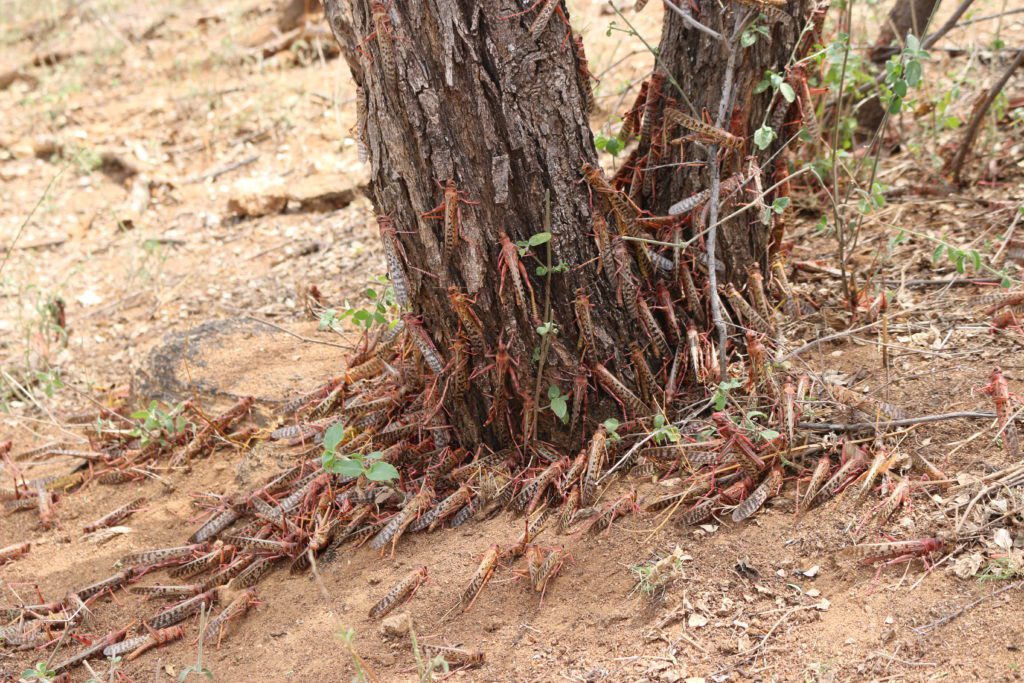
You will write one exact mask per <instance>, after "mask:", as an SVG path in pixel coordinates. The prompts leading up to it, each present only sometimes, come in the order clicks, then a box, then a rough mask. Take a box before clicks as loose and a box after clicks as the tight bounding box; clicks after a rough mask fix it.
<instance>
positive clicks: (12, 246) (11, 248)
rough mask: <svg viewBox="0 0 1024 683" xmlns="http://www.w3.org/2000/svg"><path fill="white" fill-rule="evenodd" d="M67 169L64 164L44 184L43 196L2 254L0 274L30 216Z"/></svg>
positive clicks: (30, 218)
mask: <svg viewBox="0 0 1024 683" xmlns="http://www.w3.org/2000/svg"><path fill="white" fill-rule="evenodd" d="M67 168H68V165H67V164H65V165H64V167H63V168H61V169H60V170H59V171H57V173H55V174H54V176H53V177H52V178H50V182H49V183H47V184H46V189H45V190H43V194H42V195H40V196H39V201H37V202H36V205H35V206H33V207H32V210H31V211H29V212H28V215H27V216H25V220H23V221H22V222H21V225H20V226H19V227H18V232H17V233H16V234H15V235H14V239H13V240H12V241H11V246H9V247H8V248H7V253H6V254H4V260H3V261H0V273H2V272H4V266H6V265H7V259H9V258H10V257H11V253H12V252H13V251H14V247H16V246H17V245H18V240H19V239H21V233H23V232H25V226H27V225H28V222H29V221H30V220H32V216H34V215H35V214H36V210H38V209H39V207H40V206H41V205H42V203H43V200H44V199H46V196H47V195H49V194H50V188H51V187H53V184H54V183H55V182H57V178H60V177H61V176H62V175H63V174H64V171H66V170H67Z"/></svg>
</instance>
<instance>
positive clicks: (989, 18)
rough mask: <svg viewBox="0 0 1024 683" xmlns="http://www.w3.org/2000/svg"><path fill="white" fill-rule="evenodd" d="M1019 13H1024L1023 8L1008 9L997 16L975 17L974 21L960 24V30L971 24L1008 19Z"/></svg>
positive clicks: (969, 20)
mask: <svg viewBox="0 0 1024 683" xmlns="http://www.w3.org/2000/svg"><path fill="white" fill-rule="evenodd" d="M1021 12H1024V7H1020V8H1018V9H1009V10H1006V11H1005V12H999V13H998V14H986V15H985V16H982V17H975V18H974V19H968V20H967V21H964V22H961V24H960V28H963V27H964V26H970V25H971V24H978V23H981V22H983V21H992V20H993V19H1002V18H1003V17H1008V16H1010V15H1011V14H1020V13H1021Z"/></svg>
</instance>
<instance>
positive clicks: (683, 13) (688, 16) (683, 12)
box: [662, 0, 722, 40]
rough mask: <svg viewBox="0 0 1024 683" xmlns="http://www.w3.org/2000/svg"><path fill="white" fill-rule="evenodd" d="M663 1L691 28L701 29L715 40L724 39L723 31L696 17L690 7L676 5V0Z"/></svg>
mask: <svg viewBox="0 0 1024 683" xmlns="http://www.w3.org/2000/svg"><path fill="white" fill-rule="evenodd" d="M662 2H664V3H665V7H668V8H669V9H670V10H672V11H673V12H675V13H676V14H678V15H679V17H680V18H681V19H682V20H683V23H684V24H686V25H687V26H689V27H690V28H695V29H697V30H698V31H701V32H702V33H706V34H707V35H709V36H711V37H712V38H714V39H715V40H722V34H721V33H719V32H718V31H716V30H714V29H713V28H709V27H707V26H705V25H704V24H702V23H700V22H699V21H697V20H696V19H694V18H693V14H692V13H690V12H689V11H687V10H688V9H689V8H686V9H684V7H685V5H684V7H680V6H678V5H676V4H675V3H674V2H672V0H662Z"/></svg>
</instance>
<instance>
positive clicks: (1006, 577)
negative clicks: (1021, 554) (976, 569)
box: [978, 557, 1024, 581]
mask: <svg viewBox="0 0 1024 683" xmlns="http://www.w3.org/2000/svg"><path fill="white" fill-rule="evenodd" d="M1022 575H1024V566H1021V564H1020V562H1019V561H1017V560H1016V559H1015V558H1012V557H1000V558H996V559H994V560H992V561H991V562H989V563H988V565H987V566H986V567H985V569H983V570H982V571H981V573H979V574H978V581H1010V580H1012V579H1016V578H1018V577H1020V576H1022Z"/></svg>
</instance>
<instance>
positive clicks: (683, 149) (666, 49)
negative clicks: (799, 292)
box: [638, 0, 824, 283]
mask: <svg viewBox="0 0 1024 683" xmlns="http://www.w3.org/2000/svg"><path fill="white" fill-rule="evenodd" d="M673 4H674V5H675V7H676V8H678V11H677V10H676V9H674V8H672V7H666V10H665V12H666V13H665V26H664V29H663V31H662V37H661V44H660V45H659V48H658V52H659V55H660V56H659V59H658V62H657V65H656V70H659V71H662V72H664V73H666V74H667V75H668V77H667V78H666V79H665V85H664V86H663V88H664V91H665V95H666V98H664V99H662V100H661V101H660V102H658V104H657V106H658V107H659V108H663V107H665V106H668V107H678V108H680V109H682V110H683V111H684V112H686V113H688V114H689V115H690V116H695V117H698V118H700V117H705V120H709V121H715V120H716V118H717V115H718V112H719V108H720V107H721V104H722V99H723V97H727V98H728V101H727V103H726V106H725V112H726V115H725V117H724V126H725V128H726V129H727V130H728V131H729V132H731V133H732V134H733V135H736V136H738V137H740V138H743V139H744V140H745V143H744V146H743V149H744V150H745V151H746V153H747V154H751V155H753V157H752V158H753V159H754V160H756V167H757V168H759V169H760V170H761V171H762V174H761V177H757V178H755V177H753V175H754V174H751V166H750V161H751V158H748V157H745V156H744V154H742V153H739V152H737V153H728V154H723V155H722V170H721V177H722V179H723V180H724V179H727V178H729V177H731V176H733V175H734V174H736V173H744V174H745V175H746V176H747V183H746V185H745V187H746V188H747V189H748V191H747V192H738V193H734V197H735V199H736V201H734V202H733V203H734V204H735V203H747V202H749V201H750V200H751V199H752V198H753V197H754V194H753V193H752V192H751V191H750V190H751V189H753V188H756V187H764V188H767V187H770V185H771V182H770V180H769V178H770V175H764V174H765V173H768V172H770V171H771V170H772V169H773V167H774V160H775V159H777V158H778V154H777V153H778V151H779V148H780V146H781V145H782V144H783V142H784V140H785V138H787V137H789V136H791V135H793V134H794V133H795V128H793V127H783V126H779V130H778V131H777V133H778V136H779V137H778V139H777V140H776V142H775V143H773V144H772V145H771V146H770V147H769V148H768V149H766V150H764V151H762V152H759V151H758V150H757V148H756V147H755V146H754V143H753V140H752V136H753V134H754V132H755V131H756V130H757V129H758V128H760V127H761V125H762V124H763V123H766V122H767V117H766V114H767V112H768V110H769V108H770V107H773V104H774V108H780V107H781V109H782V110H785V109H786V107H785V105H783V104H780V103H779V101H778V96H777V95H774V96H773V93H772V90H771V89H770V88H769V89H768V90H766V91H765V92H763V93H761V94H755V92H754V89H755V87H756V86H757V84H758V83H759V82H760V81H761V80H763V79H764V78H765V72H767V71H772V72H774V73H777V74H782V75H785V74H786V73H787V65H788V64H789V63H790V58H791V57H792V56H793V51H794V46H796V45H797V41H798V40H799V39H800V38H801V37H802V33H801V29H802V28H803V26H804V21H803V20H797V19H794V18H793V17H805V16H807V14H808V6H809V5H810V4H811V3H810V2H808V1H807V0H798V1H795V2H790V3H789V6H790V8H791V9H788V10H786V11H785V12H781V11H780V10H779V9H777V8H773V7H770V6H769V7H766V8H763V9H764V10H765V11H766V12H767V14H763V15H761V16H758V15H759V14H760V11H759V9H757V8H751V7H749V6H747V5H743V4H740V3H735V4H733V5H732V8H733V9H732V11H730V12H722V11H721V10H720V9H719V8H720V4H719V3H718V2H717V0H701V2H700V3H699V11H698V12H691V11H688V10H687V6H686V3H684V2H675V0H673ZM819 11H820V12H824V7H822V8H819ZM683 13H686V14H687V15H689V16H690V17H692V19H693V20H696V21H698V22H700V23H701V24H702V25H703V26H704V27H707V28H708V29H711V31H713V32H714V33H715V34H717V35H718V36H720V37H714V36H712V35H711V34H710V33H709V32H708V31H706V30H701V28H699V27H696V26H694V23H693V21H691V20H689V19H688V18H686V17H684V16H683V15H682V14H683ZM744 17H746V21H745V22H744V23H743V24H742V25H743V26H748V27H749V26H750V25H751V24H753V23H754V22H756V23H757V24H758V25H760V26H764V27H765V28H767V29H768V32H769V37H765V36H764V35H760V34H758V39H757V41H756V42H755V43H754V44H753V45H751V46H749V47H746V48H744V47H742V46H741V44H740V36H739V35H737V31H736V28H737V26H738V25H740V24H738V23H737V20H738V19H739V20H740V21H743V18H744ZM741 31H742V29H741ZM808 36H810V31H808ZM805 44H806V45H810V44H813V40H806V41H805ZM731 52H735V55H734V57H733V60H732V67H731V68H732V75H731V82H732V88H731V89H730V90H729V91H728V92H725V90H724V84H725V80H726V73H727V71H729V70H730V53H731ZM680 87H681V88H682V89H680ZM794 89H795V90H797V92H799V88H794ZM787 120H788V119H787ZM649 147H650V142H649V141H641V143H640V154H647V153H648V150H649ZM707 157H708V149H707V146H706V145H701V144H700V143H693V142H691V143H687V144H685V145H683V146H679V147H676V148H674V149H671V150H670V156H667V157H658V158H654V159H649V160H648V163H649V164H650V165H652V166H663V167H664V168H662V169H660V170H658V171H657V173H656V175H655V180H654V182H653V183H652V184H651V185H650V187H652V188H655V189H654V191H653V192H651V193H643V194H642V195H641V196H642V200H640V201H639V202H638V203H640V204H641V206H643V207H644V208H646V209H648V210H649V211H651V212H652V213H655V214H664V213H665V212H666V211H668V210H669V208H670V207H671V205H672V204H673V203H675V202H676V201H678V200H679V199H681V198H684V197H688V196H691V195H694V194H696V193H697V192H700V191H701V190H704V189H706V188H708V187H709V186H710V168H709V166H708V164H707V163H705V162H706V160H707ZM755 174H756V172H755ZM726 194H727V193H723V196H725V195H726ZM769 199H770V198H769ZM769 203H770V202H769ZM706 213H707V212H701V213H698V214H697V215H695V216H694V218H693V225H691V226H690V228H689V230H688V232H687V233H686V234H685V235H684V236H685V237H687V238H693V237H694V236H696V234H697V233H698V232H699V231H700V230H699V229H696V228H697V226H699V227H700V229H705V228H707V225H706V220H705V221H702V220H701V219H702V217H703V218H705V219H706ZM760 219H761V212H760V211H757V210H754V211H750V212H748V213H747V214H744V215H742V216H739V217H737V218H736V219H735V220H730V221H726V222H724V223H723V224H722V226H721V229H720V230H719V231H718V244H717V247H718V248H717V250H716V252H717V258H718V259H719V260H720V261H721V265H722V266H724V269H722V274H723V275H724V276H725V279H726V280H728V281H732V282H736V283H739V282H742V281H745V280H746V268H747V266H749V265H750V264H751V263H758V264H759V265H760V266H761V267H762V268H763V267H765V266H766V265H767V263H766V260H765V259H766V256H765V255H766V246H767V241H768V227H769V226H766V225H764V224H762V223H761V222H760Z"/></svg>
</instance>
